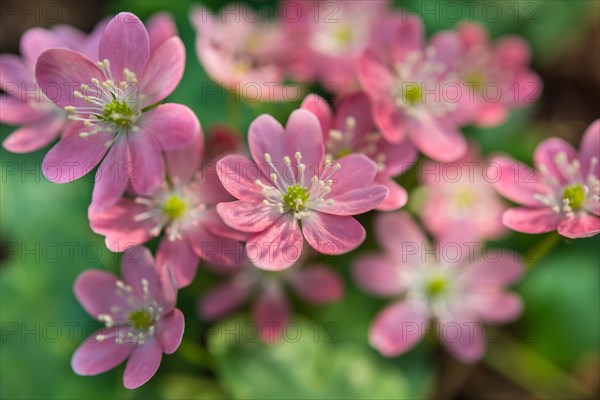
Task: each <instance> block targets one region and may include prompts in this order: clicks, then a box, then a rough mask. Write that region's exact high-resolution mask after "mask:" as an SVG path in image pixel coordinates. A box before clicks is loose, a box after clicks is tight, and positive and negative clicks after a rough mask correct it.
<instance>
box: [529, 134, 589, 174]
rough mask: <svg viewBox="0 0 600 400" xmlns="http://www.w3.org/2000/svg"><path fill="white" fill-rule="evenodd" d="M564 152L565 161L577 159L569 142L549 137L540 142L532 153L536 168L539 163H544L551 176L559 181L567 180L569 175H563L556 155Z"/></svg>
mask: <svg viewBox="0 0 600 400" xmlns="http://www.w3.org/2000/svg"><path fill="white" fill-rule="evenodd" d="M561 153H564V154H565V155H566V156H567V162H569V163H570V162H571V161H573V160H575V159H577V156H578V155H577V152H576V151H575V149H573V146H571V145H570V144H569V143H567V142H565V141H564V140H562V139H559V138H550V139H546V140H544V141H543V142H542V143H540V144H539V145H538V146H537V147H536V149H535V153H534V155H533V159H534V160H535V163H536V165H537V166H538V168H541V167H540V166H541V165H545V166H546V168H547V169H548V171H549V172H550V174H551V175H552V176H554V177H555V178H557V179H558V180H559V182H561V183H567V182H569V177H568V176H565V175H564V174H563V172H562V170H561V169H560V168H559V167H558V165H557V159H556V158H557V157H558V155H559V154H561Z"/></svg>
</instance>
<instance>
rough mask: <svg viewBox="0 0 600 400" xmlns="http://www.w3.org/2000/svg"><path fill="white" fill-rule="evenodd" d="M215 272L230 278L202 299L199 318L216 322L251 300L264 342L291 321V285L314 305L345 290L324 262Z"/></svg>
mask: <svg viewBox="0 0 600 400" xmlns="http://www.w3.org/2000/svg"><path fill="white" fill-rule="evenodd" d="M303 258H304V259H306V257H303ZM215 272H220V273H222V274H225V273H227V276H228V277H229V280H228V281H227V282H224V283H221V284H218V285H217V286H215V287H214V288H212V289H210V290H209V291H208V292H207V293H205V294H204V295H203V296H202V297H201V298H200V301H199V303H198V313H199V315H200V317H201V318H202V319H204V320H207V321H216V320H218V319H221V318H223V317H224V316H226V315H227V314H229V313H231V312H233V311H235V310H237V309H238V308H240V307H242V305H243V304H245V303H247V302H251V303H252V317H253V320H254V323H255V324H256V326H257V329H258V331H259V334H260V338H261V340H262V341H263V342H265V343H273V342H276V341H278V340H279V339H280V338H281V335H282V332H283V331H284V330H285V328H286V325H287V323H288V322H289V319H290V314H291V310H290V302H289V300H288V296H287V295H286V293H285V292H286V289H287V288H288V287H289V289H291V290H292V292H294V294H296V295H297V296H298V297H299V298H301V299H302V300H304V301H305V302H307V303H311V304H327V303H333V302H336V301H338V300H339V299H341V297H342V296H343V293H344V283H343V280H342V278H341V276H340V275H339V274H338V273H337V272H335V271H333V270H332V269H331V268H329V267H327V266H326V265H322V264H311V265H306V264H305V263H304V262H302V261H300V262H298V263H296V264H294V265H293V266H292V267H290V268H288V269H286V270H284V271H279V272H267V271H261V270H259V269H257V268H256V267H255V266H253V265H252V264H250V263H246V264H244V265H242V266H240V267H237V268H235V269H234V270H232V269H231V268H220V269H216V270H215Z"/></svg>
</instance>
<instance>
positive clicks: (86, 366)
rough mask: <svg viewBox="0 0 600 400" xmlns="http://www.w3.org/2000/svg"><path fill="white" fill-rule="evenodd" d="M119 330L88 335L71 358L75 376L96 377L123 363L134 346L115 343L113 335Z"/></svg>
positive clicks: (105, 330) (132, 344) (108, 330)
mask: <svg viewBox="0 0 600 400" xmlns="http://www.w3.org/2000/svg"><path fill="white" fill-rule="evenodd" d="M119 329H123V328H119V327H113V328H107V329H101V330H99V331H98V332H95V333H93V334H92V335H90V336H89V337H88V338H87V339H86V340H85V341H84V342H83V343H82V344H81V345H80V346H79V347H78V348H77V350H75V353H74V354H73V358H71V368H73V371H74V372H75V373H76V374H77V375H98V374H101V373H102V372H105V371H108V370H109V369H112V368H114V367H116V366H117V365H119V364H121V363H122V362H123V361H125V359H126V358H127V357H129V354H131V352H132V351H133V350H134V349H135V344H134V343H117V342H116V341H115V335H116V334H117V332H118V331H119ZM99 335H101V336H99ZM100 337H102V339H101V340H99V338H100Z"/></svg>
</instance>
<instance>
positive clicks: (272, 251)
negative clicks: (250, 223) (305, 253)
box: [246, 215, 304, 271]
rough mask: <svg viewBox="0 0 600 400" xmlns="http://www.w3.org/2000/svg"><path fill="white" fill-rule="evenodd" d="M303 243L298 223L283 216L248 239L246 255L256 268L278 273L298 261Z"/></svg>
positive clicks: (289, 216) (290, 217) (291, 218)
mask: <svg viewBox="0 0 600 400" xmlns="http://www.w3.org/2000/svg"><path fill="white" fill-rule="evenodd" d="M303 242H304V241H303V239H302V234H301V232H300V228H299V227H298V222H296V220H295V219H294V218H293V217H292V216H291V215H283V216H281V217H280V218H279V219H277V220H276V221H275V222H274V223H273V224H272V225H271V226H269V227H268V228H266V229H265V230H263V231H262V232H259V233H255V234H253V235H252V236H250V238H248V241H247V242H246V254H247V257H248V259H249V260H250V261H251V262H252V263H253V264H254V265H256V266H257V267H258V268H261V269H266V270H270V271H280V270H283V269H286V268H288V267H290V266H291V265H292V264H294V263H295V262H296V261H298V259H299V258H300V254H301V253H302V244H303Z"/></svg>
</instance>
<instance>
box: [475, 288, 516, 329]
mask: <svg viewBox="0 0 600 400" xmlns="http://www.w3.org/2000/svg"><path fill="white" fill-rule="evenodd" d="M467 301H468V302H469V303H471V304H472V307H473V310H474V311H475V312H476V313H477V314H478V315H479V316H480V317H481V318H483V319H484V320H485V321H486V322H492V323H498V324H503V323H507V322H511V321H514V320H515V319H517V318H518V317H519V315H521V312H522V311H523V301H522V300H521V298H520V297H519V296H517V295H516V294H514V293H505V292H501V291H489V292H481V291H478V292H475V293H472V294H471V295H470V296H468V300H467Z"/></svg>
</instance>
